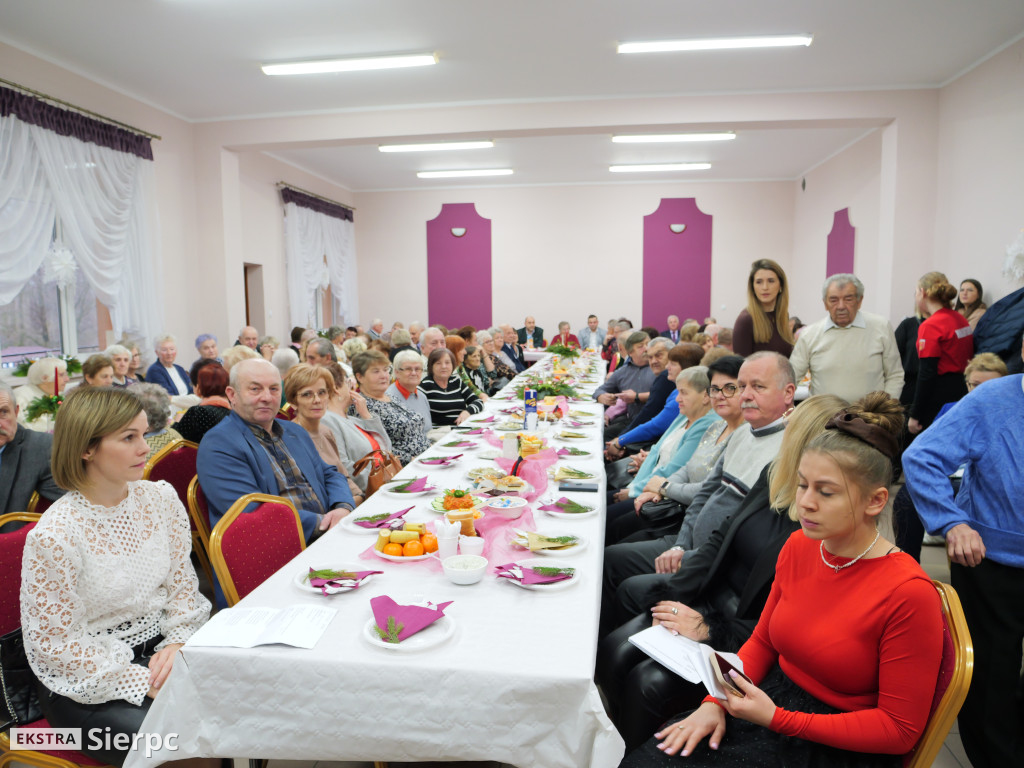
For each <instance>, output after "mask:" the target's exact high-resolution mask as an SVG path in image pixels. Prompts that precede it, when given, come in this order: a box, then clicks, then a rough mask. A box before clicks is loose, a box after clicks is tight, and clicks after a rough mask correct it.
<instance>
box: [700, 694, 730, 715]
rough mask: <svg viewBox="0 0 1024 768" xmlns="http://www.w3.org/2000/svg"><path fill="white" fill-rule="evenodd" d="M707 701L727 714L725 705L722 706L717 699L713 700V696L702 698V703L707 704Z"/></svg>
mask: <svg viewBox="0 0 1024 768" xmlns="http://www.w3.org/2000/svg"><path fill="white" fill-rule="evenodd" d="M709 701H710V702H711V703H712V704H717V705H718V706H720V707H721V708H722V709H723V710H724V711H725V714H729V710H728V709H726V708H725V704H723V703H722V702H720V701H719V700H718V699H717V698H715V697H714V696H705V697H704V702H703V703H707V702H709Z"/></svg>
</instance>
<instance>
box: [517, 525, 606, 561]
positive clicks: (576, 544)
mask: <svg viewBox="0 0 1024 768" xmlns="http://www.w3.org/2000/svg"><path fill="white" fill-rule="evenodd" d="M510 543H512V544H515V545H516V546H518V547H522V548H523V549H528V550H530V552H531V553H532V554H534V555H541V556H543V557H552V556H554V557H558V556H559V555H561V556H569V555H575V554H577V553H579V552H582V551H583V550H584V549H586V548H587V540H586V539H585V538H584V537H582V536H578V535H576V534H570V533H564V532H561V531H558V532H550V533H542V532H541V531H519V530H517V531H515V536H514V537H513V538H512V539H511V542H510Z"/></svg>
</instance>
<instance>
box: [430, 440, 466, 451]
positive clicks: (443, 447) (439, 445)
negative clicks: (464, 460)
mask: <svg viewBox="0 0 1024 768" xmlns="http://www.w3.org/2000/svg"><path fill="white" fill-rule="evenodd" d="M456 442H457V443H465V445H460V446H447V445H445V443H456ZM476 447H477V442H476V440H470V439H468V438H466V439H463V438H455V439H453V440H439V441H438V442H436V443H434V445H432V446H431V447H430V450H432V451H442V452H443V453H465V452H466V451H472V450H474V449H475V448H476Z"/></svg>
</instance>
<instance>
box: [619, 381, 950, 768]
mask: <svg viewBox="0 0 1024 768" xmlns="http://www.w3.org/2000/svg"><path fill="white" fill-rule="evenodd" d="M901 410H902V409H901V407H900V405H899V403H898V402H897V401H895V400H893V399H892V398H890V397H889V396H888V395H886V394H885V393H881V392H876V393H872V394H871V395H868V396H867V397H866V398H864V400H863V405H862V408H861V409H860V410H857V411H856V412H855V409H853V408H852V407H851V408H847V409H846V410H845V411H844V412H841V413H840V414H838V415H837V416H836V417H835V418H834V419H833V420H832V422H830V424H829V426H828V428H827V430H826V432H825V433H824V434H822V435H819V436H818V437H816V438H814V439H813V440H812V441H811V442H810V444H809V445H808V446H807V448H806V449H805V450H804V453H803V455H802V457H801V459H800V468H799V472H798V477H799V488H798V490H797V494H796V502H795V504H794V506H793V508H792V509H791V510H790V516H792V517H794V518H796V519H798V520H799V522H800V526H801V528H802V531H797V532H795V533H794V534H793V535H792V537H791V538H790V539H789V541H788V542H787V543H786V545H785V546H784V547H783V549H782V552H781V553H780V554H779V560H778V565H777V567H776V576H775V581H774V583H773V585H772V590H771V593H770V595H769V597H768V602H767V603H766V604H765V608H764V611H763V612H762V613H761V618H760V620H759V621H758V624H757V628H756V629H755V630H754V634H753V636H752V637H751V638H750V640H748V641H747V642H746V643H745V644H744V645H743V647H742V648H741V649H740V651H739V656H740V658H741V659H742V660H743V666H744V670H745V672H746V674H747V675H749V676H750V678H751V680H753V681H754V684H751V683H748V682H747V681H745V680H743V679H741V678H735V677H734V680H735V682H736V685H737V686H738V687H739V688H740V689H741V690H742V691H743V692H744V694H745V695H744V696H737V695H733V694H727V698H726V700H725V701H724V702H722V701H719V700H717V699H712V698H711V697H708V698H707V699H705V702H704V703H703V704H701V706H700V707H699V708H698V709H696V710H694V711H693V713H692V714H690V715H689V716H688V717H687V718H686V719H684V720H682V721H681V722H675V723H670V724H668V725H666V726H665V727H664V728H663V729H662V730H661V731H660V732H659V733H656V734H655V739H654V740H651V741H648V742H647V743H646V744H645V745H644V746H643V747H641V748H640V749H639V750H637V751H635V752H633V753H631V754H630V755H629V756H627V758H626V759H625V760H624V761H623V763H622V765H623V766H629V767H630V768H639V766H651V765H673V764H674V765H677V766H678V765H680V763H679V762H677V761H676V759H674V758H670V757H668V755H674V754H675V753H676V752H679V751H681V752H682V754H683V755H686V756H688V759H687V760H686V761H684V762H683V763H682V765H685V766H691V767H692V766H695V765H697V766H704V765H707V766H714V768H722V767H723V766H743V767H744V768H748V767H753V768H760V767H761V766H765V767H767V766H772V767H773V768H774V767H775V766H783V765H785V766H822V767H823V768H825V767H827V768H843V767H847V766H848V767H851V768H852V767H853V766H858V767H863V768H883V767H885V768H890V767H891V768H898V766H899V765H900V764H901V755H903V754H905V753H906V752H909V751H910V750H911V749H912V748H913V747H914V745H915V744H916V743H917V741H918V739H919V738H920V736H921V733H922V732H923V731H924V727H925V724H926V722H927V719H928V712H929V709H930V707H931V702H932V697H933V695H934V693H935V681H936V680H937V678H938V672H939V662H940V659H941V655H942V614H941V610H940V607H939V601H938V596H937V595H936V593H935V589H934V588H933V587H932V585H931V582H930V581H929V580H928V577H927V576H926V575H925V573H924V571H922V570H921V567H920V566H919V565H918V564H917V563H916V562H914V560H913V559H912V558H911V557H909V556H908V555H906V554H904V553H903V552H900V551H899V550H898V549H896V548H895V547H894V546H893V545H892V544H891V543H890V542H888V541H886V540H885V539H883V538H882V537H881V535H880V534H879V531H878V527H877V523H878V516H879V515H880V514H881V512H882V510H883V509H884V508H885V506H886V502H887V501H888V498H889V492H888V490H887V487H888V485H889V483H890V482H891V481H892V463H891V462H892V458H893V457H895V455H896V453H897V450H898V440H897V435H898V434H899V432H900V430H901V429H902V426H903V416H902V414H901ZM727 715H731V716H732V717H727ZM705 739H708V740H707V742H705V741H704V740H705Z"/></svg>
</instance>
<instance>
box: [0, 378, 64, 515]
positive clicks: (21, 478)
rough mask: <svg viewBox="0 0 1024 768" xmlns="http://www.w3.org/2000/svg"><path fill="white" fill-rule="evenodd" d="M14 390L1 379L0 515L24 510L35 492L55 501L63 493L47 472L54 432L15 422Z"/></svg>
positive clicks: (16, 420)
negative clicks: (26, 426)
mask: <svg viewBox="0 0 1024 768" xmlns="http://www.w3.org/2000/svg"><path fill="white" fill-rule="evenodd" d="M18 410H19V409H18V403H17V401H16V400H15V399H14V391H13V390H12V389H11V388H10V387H9V386H8V385H7V384H4V383H3V382H0V515H6V514H7V513H8V512H23V511H25V510H26V509H28V502H29V499H31V498H32V493H33V492H36V493H38V494H39V495H40V496H42V497H43V498H46V499H49V500H51V501H56V500H57V499H59V498H60V497H61V496H63V495H64V491H63V490H61V489H60V488H59V487H57V484H56V483H55V482H54V481H53V477H52V475H50V453H51V451H52V450H53V435H51V434H49V433H48V432H35V431H33V430H31V429H25V427H23V426H21V425H20V424H18Z"/></svg>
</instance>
